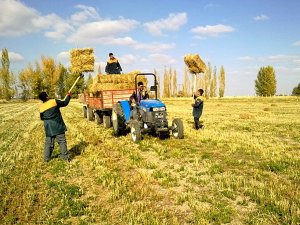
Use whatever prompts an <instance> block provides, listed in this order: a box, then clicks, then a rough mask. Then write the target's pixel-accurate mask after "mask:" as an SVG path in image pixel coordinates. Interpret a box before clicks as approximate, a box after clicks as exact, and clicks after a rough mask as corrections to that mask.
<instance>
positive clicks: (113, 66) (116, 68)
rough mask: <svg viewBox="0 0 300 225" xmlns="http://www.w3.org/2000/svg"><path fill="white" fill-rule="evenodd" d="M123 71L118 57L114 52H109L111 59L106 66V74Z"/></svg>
mask: <svg viewBox="0 0 300 225" xmlns="http://www.w3.org/2000/svg"><path fill="white" fill-rule="evenodd" d="M121 71H122V68H121V65H120V63H119V61H118V59H116V58H115V57H114V54H112V53H109V59H108V61H107V64H106V67H105V72H106V74H120V73H121Z"/></svg>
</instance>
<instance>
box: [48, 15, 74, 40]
mask: <svg viewBox="0 0 300 225" xmlns="http://www.w3.org/2000/svg"><path fill="white" fill-rule="evenodd" d="M45 19H46V20H47V21H51V23H52V24H51V27H52V29H53V30H52V31H46V32H45V36H46V37H48V38H53V39H63V38H66V36H67V34H69V32H70V31H73V30H74V28H73V26H71V25H70V24H69V23H68V22H66V21H64V20H63V19H61V18H60V17H58V16H57V15H55V14H51V15H47V16H45Z"/></svg>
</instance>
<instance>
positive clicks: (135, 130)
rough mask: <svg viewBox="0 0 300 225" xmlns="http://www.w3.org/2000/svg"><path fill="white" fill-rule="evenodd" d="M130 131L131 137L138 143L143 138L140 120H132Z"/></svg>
mask: <svg viewBox="0 0 300 225" xmlns="http://www.w3.org/2000/svg"><path fill="white" fill-rule="evenodd" d="M130 132H131V138H132V140H133V142H134V143H137V142H139V141H140V140H142V132H141V127H140V124H139V122H138V121H132V122H131V123H130Z"/></svg>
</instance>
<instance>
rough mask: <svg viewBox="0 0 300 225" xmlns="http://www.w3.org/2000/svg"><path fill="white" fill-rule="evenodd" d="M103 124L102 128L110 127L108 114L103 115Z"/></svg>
mask: <svg viewBox="0 0 300 225" xmlns="http://www.w3.org/2000/svg"><path fill="white" fill-rule="evenodd" d="M103 126H104V128H110V127H111V121H110V116H106V115H103Z"/></svg>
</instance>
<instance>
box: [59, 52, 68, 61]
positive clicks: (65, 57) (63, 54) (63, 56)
mask: <svg viewBox="0 0 300 225" xmlns="http://www.w3.org/2000/svg"><path fill="white" fill-rule="evenodd" d="M56 58H57V59H58V60H59V61H68V60H70V52H69V51H64V52H60V53H59V54H58V55H57V56H56Z"/></svg>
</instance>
